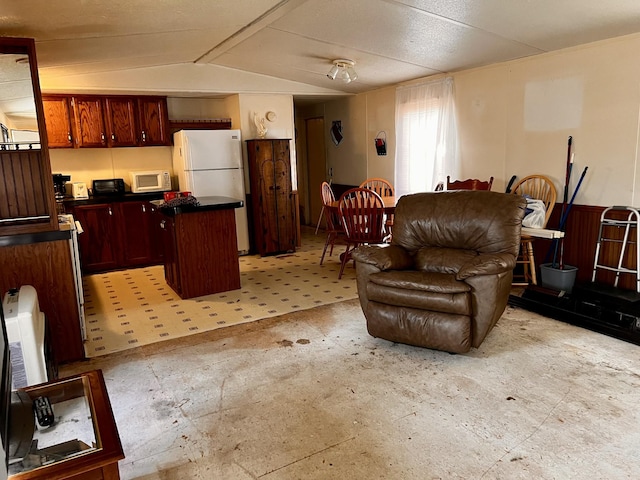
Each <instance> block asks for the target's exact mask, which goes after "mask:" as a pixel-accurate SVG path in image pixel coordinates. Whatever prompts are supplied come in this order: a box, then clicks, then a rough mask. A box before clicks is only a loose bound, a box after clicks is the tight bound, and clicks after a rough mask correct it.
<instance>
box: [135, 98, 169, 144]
mask: <svg viewBox="0 0 640 480" xmlns="http://www.w3.org/2000/svg"><path fill="white" fill-rule="evenodd" d="M138 119H139V122H140V145H141V146H152V145H170V144H171V139H170V138H169V114H168V110H167V99H166V98H165V97H138Z"/></svg>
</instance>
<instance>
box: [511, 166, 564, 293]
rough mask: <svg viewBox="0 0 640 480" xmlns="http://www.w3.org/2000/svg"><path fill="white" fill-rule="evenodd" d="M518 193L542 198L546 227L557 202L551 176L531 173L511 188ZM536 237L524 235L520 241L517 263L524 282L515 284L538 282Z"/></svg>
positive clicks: (514, 283)
mask: <svg viewBox="0 0 640 480" xmlns="http://www.w3.org/2000/svg"><path fill="white" fill-rule="evenodd" d="M511 192H512V193H515V194H517V195H528V196H529V197H531V198H533V199H536V200H542V202H543V203H544V207H545V211H546V214H545V219H544V225H543V226H542V228H546V226H547V222H548V221H549V218H550V217H551V212H552V211H553V207H554V206H555V204H556V197H557V192H556V187H555V185H554V184H553V182H552V181H551V179H550V178H549V177H545V176H544V175H529V176H528V177H524V178H523V179H522V180H520V181H519V182H518V183H516V185H515V186H514V187H513V189H512V190H511ZM533 241H534V238H533V237H532V236H530V235H522V236H521V241H520V253H519V254H518V259H517V260H516V264H517V265H522V275H521V277H523V281H522V282H513V285H529V283H531V284H533V285H537V284H538V277H537V274H536V259H535V257H534V255H533Z"/></svg>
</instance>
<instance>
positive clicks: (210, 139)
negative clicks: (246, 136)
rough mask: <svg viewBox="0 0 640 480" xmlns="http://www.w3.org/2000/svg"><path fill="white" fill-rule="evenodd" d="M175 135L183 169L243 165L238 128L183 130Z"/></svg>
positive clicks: (238, 166) (208, 168) (214, 168)
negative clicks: (182, 161) (182, 160)
mask: <svg viewBox="0 0 640 480" xmlns="http://www.w3.org/2000/svg"><path fill="white" fill-rule="evenodd" d="M177 137H178V142H177V144H178V145H179V147H178V148H181V149H182V150H181V151H180V152H179V154H181V155H182V157H183V159H184V165H185V167H184V168H185V170H218V169H227V168H242V167H243V164H242V144H241V143H240V131H239V130H188V131H185V130H183V131H181V132H179V133H178V134H177Z"/></svg>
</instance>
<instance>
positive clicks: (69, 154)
mask: <svg viewBox="0 0 640 480" xmlns="http://www.w3.org/2000/svg"><path fill="white" fill-rule="evenodd" d="M49 157H50V159H51V171H52V172H53V173H63V174H65V175H71V182H86V183H87V185H88V186H89V187H91V182H92V181H93V180H97V179H102V178H123V179H124V181H125V183H126V184H127V185H129V172H130V171H132V170H157V169H161V170H169V171H170V172H172V171H173V167H172V165H171V147H139V148H136V147H131V148H125V147H123V148H76V149H74V148H64V149H49ZM68 193H71V192H68Z"/></svg>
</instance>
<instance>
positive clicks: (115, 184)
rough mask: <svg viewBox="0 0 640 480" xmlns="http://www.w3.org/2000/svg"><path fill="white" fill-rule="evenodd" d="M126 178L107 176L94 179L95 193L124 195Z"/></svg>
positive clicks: (95, 194)
mask: <svg viewBox="0 0 640 480" xmlns="http://www.w3.org/2000/svg"><path fill="white" fill-rule="evenodd" d="M123 194H124V180H123V179H122V178H107V179H102V180H94V181H93V195H94V196H95V197H97V196H100V195H123Z"/></svg>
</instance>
